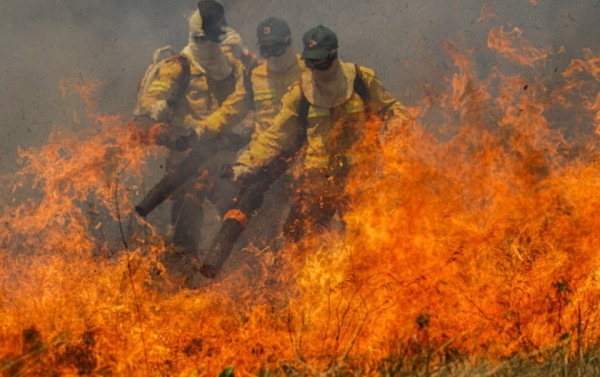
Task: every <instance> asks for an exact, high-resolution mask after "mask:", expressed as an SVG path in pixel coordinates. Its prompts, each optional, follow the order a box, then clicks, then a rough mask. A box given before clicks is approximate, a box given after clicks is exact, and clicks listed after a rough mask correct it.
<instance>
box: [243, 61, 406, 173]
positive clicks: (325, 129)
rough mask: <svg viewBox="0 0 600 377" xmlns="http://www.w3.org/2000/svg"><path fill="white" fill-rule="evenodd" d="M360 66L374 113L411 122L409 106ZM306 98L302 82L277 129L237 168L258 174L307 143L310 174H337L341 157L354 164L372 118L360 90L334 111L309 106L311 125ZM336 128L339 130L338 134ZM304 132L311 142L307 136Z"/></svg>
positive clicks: (286, 99)
mask: <svg viewBox="0 0 600 377" xmlns="http://www.w3.org/2000/svg"><path fill="white" fill-rule="evenodd" d="M357 67H359V69H360V76H361V78H362V81H363V83H364V85H365V88H366V91H367V96H366V97H367V98H369V104H368V108H369V112H370V113H373V114H377V115H379V116H380V117H381V119H382V120H386V119H388V118H390V117H395V118H396V119H399V120H405V119H407V113H406V110H405V108H404V106H403V105H402V104H401V103H400V102H398V101H397V100H396V99H395V98H393V97H392V96H391V95H390V94H389V93H388V92H387V91H386V90H385V89H384V87H383V84H382V83H381V81H380V80H379V79H378V78H377V76H376V74H375V72H374V71H373V70H371V69H369V68H367V67H362V66H357ZM303 97H304V94H303V93H302V89H301V87H300V84H299V83H296V84H295V85H293V86H292V87H291V88H290V90H289V91H288V92H287V93H286V94H285V95H284V97H283V98H282V101H281V110H280V112H279V113H278V114H277V116H276V117H275V119H274V120H273V123H272V125H271V127H269V128H268V129H267V130H265V131H264V132H262V133H261V134H260V135H259V136H258V138H257V139H256V140H254V141H253V142H252V143H251V144H250V147H249V148H248V149H247V150H246V151H245V152H244V153H242V154H241V155H240V156H239V158H238V160H237V162H236V164H238V165H242V166H245V167H246V168H247V170H248V171H249V172H251V173H254V172H256V171H258V170H259V168H260V167H262V166H264V165H266V164H267V163H269V162H270V161H271V160H272V159H273V158H275V157H276V156H278V155H279V154H280V153H282V152H289V151H294V150H296V149H298V147H299V145H298V144H299V143H305V145H304V151H303V154H302V156H303V157H302V161H300V163H301V166H302V167H303V168H304V169H307V170H309V171H310V170H313V171H320V172H321V173H322V174H321V175H324V176H330V173H333V174H335V172H331V171H330V170H331V169H335V168H336V161H334V160H333V159H334V158H336V157H339V156H340V155H343V156H344V158H347V160H349V161H348V163H352V161H351V160H352V157H353V156H348V153H349V152H350V150H351V145H352V144H353V143H354V142H356V140H357V139H358V138H360V135H361V131H362V128H364V127H365V126H366V123H365V122H366V118H367V117H366V111H367V110H366V109H367V106H366V105H367V104H365V103H364V101H363V99H362V98H361V96H360V95H359V93H357V91H356V89H355V90H354V91H353V93H352V95H351V96H350V98H349V99H348V100H347V101H346V102H345V103H342V104H341V105H339V106H336V107H333V108H322V107H318V106H314V105H312V104H309V108H308V114H307V120H308V122H307V123H308V124H302V123H303V122H302V120H301V118H300V111H301V107H302V105H301V103H302V101H307V100H306V99H304V100H303ZM305 127H306V130H304V128H305ZM334 129H335V130H337V131H335V132H334ZM304 132H306V137H305V138H304V137H303V136H302V135H303V133H304ZM334 135H337V136H334ZM334 139H335V140H334ZM328 170H329V171H328Z"/></svg>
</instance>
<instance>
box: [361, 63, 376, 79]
mask: <svg viewBox="0 0 600 377" xmlns="http://www.w3.org/2000/svg"><path fill="white" fill-rule="evenodd" d="M356 66H357V67H358V69H359V70H360V74H361V75H362V77H364V78H366V79H369V78H374V77H377V73H375V70H374V69H372V68H369V67H365V66H364V65H358V64H356Z"/></svg>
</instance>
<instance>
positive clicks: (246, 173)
mask: <svg viewBox="0 0 600 377" xmlns="http://www.w3.org/2000/svg"><path fill="white" fill-rule="evenodd" d="M231 177H232V180H233V182H234V183H235V184H236V186H238V187H241V188H245V187H248V186H249V185H250V181H251V178H252V172H251V171H250V168H249V167H247V166H244V165H234V166H233V167H232V168H231Z"/></svg>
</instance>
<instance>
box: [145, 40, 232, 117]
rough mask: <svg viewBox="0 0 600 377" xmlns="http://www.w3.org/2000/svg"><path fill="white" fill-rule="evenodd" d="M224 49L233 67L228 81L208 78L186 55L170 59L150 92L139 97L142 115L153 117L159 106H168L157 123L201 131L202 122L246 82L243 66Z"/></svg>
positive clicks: (152, 83)
mask: <svg viewBox="0 0 600 377" xmlns="http://www.w3.org/2000/svg"><path fill="white" fill-rule="evenodd" d="M222 49H223V51H224V52H225V54H226V56H227V58H228V60H229V61H230V62H231V63H232V66H233V69H232V72H231V75H230V76H229V77H227V78H226V79H224V80H221V81H216V80H213V79H211V78H209V77H208V76H207V75H206V73H205V71H204V69H203V68H202V67H201V66H200V65H199V64H197V63H195V62H194V60H193V59H192V58H191V57H188V56H186V54H185V53H181V54H179V55H176V56H173V57H170V58H168V59H166V61H165V62H164V63H162V65H161V66H160V68H159V70H158V71H157V73H156V75H155V77H154V78H153V79H152V81H151V82H150V84H149V86H148V90H146V91H145V92H144V93H140V98H139V107H140V111H139V112H140V113H142V114H148V115H152V114H153V108H155V107H156V106H157V104H165V105H166V109H165V110H164V111H163V114H162V115H161V119H158V120H160V121H166V122H168V123H170V124H171V125H173V126H177V127H184V128H192V127H193V128H196V127H198V124H199V122H200V121H202V120H204V119H205V118H206V117H207V116H208V115H210V114H211V113H212V112H213V111H215V110H217V109H218V108H219V106H220V105H221V104H222V103H223V102H224V101H225V99H226V98H227V97H228V96H229V95H230V94H231V93H233V91H234V89H235V87H236V85H237V84H238V82H243V67H242V63H241V62H240V61H239V60H238V59H236V58H235V57H234V56H233V54H232V53H231V51H230V49H229V47H226V46H224V47H222ZM186 65H187V66H186ZM188 72H189V74H188Z"/></svg>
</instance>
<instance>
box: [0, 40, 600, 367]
mask: <svg viewBox="0 0 600 377" xmlns="http://www.w3.org/2000/svg"><path fill="white" fill-rule="evenodd" d="M503 38H513V39H514V40H513V41H516V42H518V43H517V44H518V47H513V46H512V45H511V43H509V42H506V41H503ZM490 47H492V48H493V49H494V50H496V51H498V52H500V53H502V54H503V55H504V56H506V57H508V58H509V59H511V60H512V61H514V62H517V63H519V64H523V65H525V66H528V67H533V66H534V65H535V64H537V63H543V59H544V58H545V57H546V56H547V54H546V53H545V52H543V51H542V50H538V49H534V48H532V47H531V46H530V45H528V44H527V43H526V42H525V41H523V40H521V33H520V31H518V30H517V29H515V30H513V32H510V33H504V32H503V30H502V29H499V30H494V31H492V32H491V33H490ZM446 49H447V51H448V52H449V53H450V54H451V56H452V57H453V59H454V62H455V66H456V68H457V69H456V71H457V72H456V73H455V74H454V75H453V76H452V77H449V78H448V79H447V81H448V83H449V85H448V88H449V89H448V93H444V94H443V95H439V96H434V97H431V98H428V99H427V101H426V102H424V103H423V104H422V105H418V106H415V107H412V108H410V109H409V110H410V114H411V116H410V119H409V120H408V121H407V122H405V123H403V124H386V125H385V126H386V127H384V125H383V124H382V123H381V122H380V121H379V120H377V119H376V118H372V119H369V121H368V122H367V124H366V127H365V136H364V138H363V140H362V142H361V143H359V144H358V145H356V146H355V147H356V148H357V149H358V150H361V151H365V150H367V151H372V152H373V153H372V154H369V155H367V156H366V158H365V159H364V160H361V161H360V162H359V165H358V166H357V167H356V168H355V169H354V170H353V171H352V173H351V175H350V177H349V181H348V186H347V193H348V194H349V195H350V196H351V206H350V209H349V212H348V213H347V214H346V215H345V217H344V219H343V220H344V222H345V231H340V230H339V229H332V230H331V231H330V232H328V233H326V234H323V235H321V236H319V237H316V238H314V239H306V240H303V241H302V242H301V243H299V244H298V245H293V246H288V247H286V248H284V249H283V250H281V251H280V252H279V253H278V254H274V253H273V252H272V251H270V250H255V249H253V248H252V247H249V248H248V249H247V250H245V251H243V252H241V253H240V254H238V255H234V256H232V261H231V262H230V263H229V264H228V265H227V266H226V268H225V270H224V271H223V275H222V276H221V277H220V278H219V279H217V280H215V281H203V282H201V284H200V286H199V287H198V289H196V290H189V289H180V288H179V287H178V286H177V284H178V282H177V281H176V280H175V279H171V278H170V277H168V276H167V277H164V276H162V275H161V276H159V277H158V278H157V277H156V275H157V274H156V269H159V270H160V268H159V267H160V265H159V264H158V263H157V256H158V255H160V254H162V253H165V252H167V248H166V247H165V244H164V243H163V241H162V238H161V237H160V234H159V232H158V230H157V229H155V228H153V227H152V226H151V225H150V224H149V223H147V222H145V221H144V220H142V219H139V218H135V217H134V216H133V215H132V211H131V208H132V207H133V205H132V203H134V200H135V198H136V196H137V195H139V191H141V190H142V188H143V183H142V177H143V174H142V173H141V172H142V170H143V169H144V168H145V162H146V159H147V157H148V156H149V154H150V153H156V152H157V151H156V150H152V149H150V150H149V149H146V148H145V147H142V146H141V145H140V144H138V143H137V142H136V141H134V140H131V138H130V134H129V133H128V130H127V125H126V124H125V122H123V121H122V120H121V119H120V118H119V117H101V116H98V115H95V114H93V112H88V113H87V114H88V121H89V123H90V125H89V127H88V128H86V129H82V130H81V131H80V132H78V133H69V132H65V131H55V132H54V133H53V134H52V136H51V137H50V139H49V141H48V143H47V145H45V146H43V147H41V148H30V149H27V150H21V152H20V157H21V159H22V160H23V163H24V167H23V169H22V170H21V171H20V172H19V173H18V175H17V177H16V178H15V179H16V181H17V182H16V183H15V184H14V187H13V193H14V194H15V195H16V196H19V197H20V198H21V197H22V198H23V200H19V201H17V202H16V203H15V204H12V205H9V203H7V205H6V206H5V210H4V213H3V214H2V225H1V227H0V241H1V243H0V245H1V248H2V253H1V257H0V316H1V318H2V319H3V321H2V323H1V324H0V339H2V341H0V359H1V360H2V363H0V368H2V369H1V370H2V372H9V373H10V372H12V373H14V374H17V373H20V374H22V375H36V374H37V375H39V374H42V373H50V372H54V373H60V374H61V375H77V374H91V373H96V374H98V375H102V374H109V373H111V374H113V375H131V376H138V375H140V376H145V375H154V374H163V375H186V376H187V375H191V374H193V373H196V374H197V375H200V376H214V375H216V374H217V373H218V372H219V371H221V370H222V369H223V368H225V367H226V366H228V365H234V366H235V368H236V374H239V375H245V374H254V375H255V374H257V373H258V372H259V371H261V370H262V371H268V370H273V369H275V368H284V370H285V371H287V372H289V373H293V372H297V373H304V374H307V375H316V374H318V373H319V372H326V371H330V372H331V371H333V370H348V371H353V370H354V371H356V370H358V369H359V368H360V369H361V370H362V371H364V373H365V374H367V375H368V374H376V373H377V371H378V370H380V368H382V367H383V366H384V365H386V363H388V362H390V361H389V360H390V358H392V357H394V355H398V354H406V355H413V356H414V357H415V358H417V359H418V358H419V357H421V356H423V355H427V357H428V358H427V361H425V358H423V360H422V362H434V361H436V360H437V361H440V362H441V361H444V358H445V357H450V355H471V356H474V357H487V358H488V359H489V360H492V361H493V360H499V359H501V358H503V357H507V356H511V355H513V354H515V353H527V354H532V355H534V356H536V355H540V356H543V354H544V350H545V349H546V348H547V347H551V346H553V345H555V344H557V343H559V344H561V345H563V346H564V347H565V348H566V349H567V350H570V351H571V352H574V351H575V350H577V348H578V347H584V348H585V347H588V346H589V345H592V344H594V342H596V341H597V340H598V336H599V333H598V329H597V328H596V327H595V324H596V323H598V320H599V319H600V318H599V317H600V316H599V312H598V310H597V307H598V304H599V302H600V292H599V289H598V284H597V279H598V278H599V276H598V270H599V263H600V259H599V258H600V257H599V256H598V253H597V245H598V244H600V233H599V232H597V229H598V228H599V227H600V220H598V219H597V216H596V213H595V212H596V209H597V208H599V207H600V197H599V196H598V192H600V178H599V177H600V174H599V169H600V165H599V164H598V158H597V155H596V154H597V152H596V149H595V146H596V145H597V142H598V139H597V137H598V136H597V134H598V118H599V110H600V109H599V97H598V94H597V93H598V78H599V72H600V66H599V61H600V60H599V59H598V57H597V56H594V55H593V54H592V52H591V51H588V50H586V51H585V56H584V58H583V59H581V60H575V61H574V62H573V63H572V64H571V65H570V66H569V68H568V69H567V71H566V72H564V74H563V76H562V78H563V81H562V82H561V83H559V84H557V86H556V87H554V88H551V89H549V88H546V87H545V86H544V84H543V81H542V80H540V79H537V78H535V77H527V78H526V77H521V76H517V75H515V76H509V75H504V74H502V73H501V72H500V71H499V70H496V71H494V72H492V74H491V76H490V77H488V78H486V79H481V78H479V77H478V74H477V72H476V70H475V69H474V68H473V67H472V65H471V63H470V61H471V59H470V57H469V56H468V55H463V54H462V53H461V52H460V49H458V48H457V47H456V46H453V45H451V44H447V45H446ZM88 94H92V93H88ZM90 98H91V97H90ZM572 104H575V105H572ZM434 108H435V109H434ZM88 109H93V106H91V107H88ZM573 109H575V110H576V111H575V113H576V116H574V117H570V115H571V114H572V111H573ZM438 110H440V111H442V112H443V113H444V116H443V117H439V116H430V115H431V113H433V112H435V111H438ZM565 114H566V115H569V117H568V118H564V117H562V116H558V115H565ZM565 119H568V121H567V123H568V124H564V123H561V122H564V121H565ZM436 121H438V122H439V123H440V124H439V125H438V124H435V122H436ZM577 125H580V126H578V127H575V126H577ZM438 126H439V127H440V128H444V129H445V131H444V132H441V133H440V134H441V135H443V136H442V137H437V136H435V135H433V134H432V132H430V130H431V129H432V128H434V127H438ZM575 128H576V129H577V130H578V132H570V130H571V129H575ZM382 129H385V133H381V130H382ZM378 144H379V145H380V147H379V148H374V147H373V146H375V145H378Z"/></svg>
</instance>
